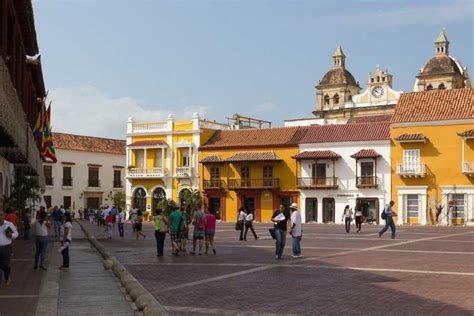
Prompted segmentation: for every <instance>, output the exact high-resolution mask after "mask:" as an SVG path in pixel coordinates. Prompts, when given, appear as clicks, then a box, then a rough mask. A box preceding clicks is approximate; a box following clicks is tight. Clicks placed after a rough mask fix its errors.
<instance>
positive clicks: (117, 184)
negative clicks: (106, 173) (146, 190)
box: [114, 169, 123, 188]
mask: <svg viewBox="0 0 474 316" xmlns="http://www.w3.org/2000/svg"><path fill="white" fill-rule="evenodd" d="M121 187H123V184H122V171H120V170H118V169H114V188H121Z"/></svg>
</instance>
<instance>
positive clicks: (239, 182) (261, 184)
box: [229, 178, 280, 190]
mask: <svg viewBox="0 0 474 316" xmlns="http://www.w3.org/2000/svg"><path fill="white" fill-rule="evenodd" d="M279 188H280V179H278V178H274V179H230V180H229V189H232V190H239V189H262V190H265V189H266V190H272V189H279Z"/></svg>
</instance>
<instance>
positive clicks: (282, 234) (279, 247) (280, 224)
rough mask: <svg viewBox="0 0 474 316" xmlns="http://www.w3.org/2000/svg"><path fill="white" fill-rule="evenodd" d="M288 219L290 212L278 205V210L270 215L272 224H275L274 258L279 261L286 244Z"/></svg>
mask: <svg viewBox="0 0 474 316" xmlns="http://www.w3.org/2000/svg"><path fill="white" fill-rule="evenodd" d="M289 219H290V212H289V211H288V210H285V206H283V205H280V207H279V209H278V210H276V211H275V213H273V215H272V222H274V223H275V226H274V228H275V235H276V245H275V258H276V259H281V256H282V255H283V250H284V249H285V243H286V231H287V230H288V220H289Z"/></svg>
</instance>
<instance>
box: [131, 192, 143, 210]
mask: <svg viewBox="0 0 474 316" xmlns="http://www.w3.org/2000/svg"><path fill="white" fill-rule="evenodd" d="M133 207H134V208H137V209H138V210H139V211H142V212H145V211H146V192H145V190H143V189H142V188H138V189H136V190H135V193H134V195H133Z"/></svg>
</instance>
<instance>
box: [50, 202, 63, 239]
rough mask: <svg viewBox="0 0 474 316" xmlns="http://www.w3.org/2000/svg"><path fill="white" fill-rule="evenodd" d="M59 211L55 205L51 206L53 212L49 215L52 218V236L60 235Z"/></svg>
mask: <svg viewBox="0 0 474 316" xmlns="http://www.w3.org/2000/svg"><path fill="white" fill-rule="evenodd" d="M62 215H63V214H62V213H61V211H60V210H59V209H58V207H57V206H55V207H54V208H53V213H52V214H51V217H52V218H53V225H54V236H55V237H59V238H60V237H61V217H62Z"/></svg>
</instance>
